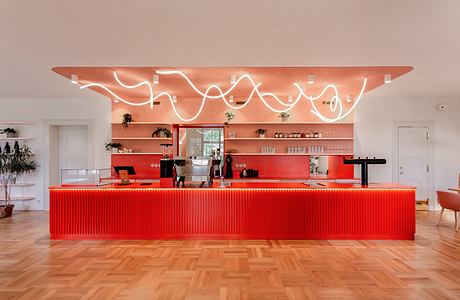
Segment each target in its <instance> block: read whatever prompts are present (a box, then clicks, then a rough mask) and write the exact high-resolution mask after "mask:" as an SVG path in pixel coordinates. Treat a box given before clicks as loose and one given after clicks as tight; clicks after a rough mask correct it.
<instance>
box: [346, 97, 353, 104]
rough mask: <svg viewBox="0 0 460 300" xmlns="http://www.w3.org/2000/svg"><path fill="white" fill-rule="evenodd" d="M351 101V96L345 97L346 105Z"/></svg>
mask: <svg viewBox="0 0 460 300" xmlns="http://www.w3.org/2000/svg"><path fill="white" fill-rule="evenodd" d="M351 101H352V100H351V96H350V95H348V96H347V103H350V102H351Z"/></svg>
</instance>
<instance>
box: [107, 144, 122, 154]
mask: <svg viewBox="0 0 460 300" xmlns="http://www.w3.org/2000/svg"><path fill="white" fill-rule="evenodd" d="M120 148H121V144H120V143H107V144H105V150H107V151H112V153H118V149H120Z"/></svg>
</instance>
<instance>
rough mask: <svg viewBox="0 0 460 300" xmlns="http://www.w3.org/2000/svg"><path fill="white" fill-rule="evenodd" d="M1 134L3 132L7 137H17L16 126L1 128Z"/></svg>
mask: <svg viewBox="0 0 460 300" xmlns="http://www.w3.org/2000/svg"><path fill="white" fill-rule="evenodd" d="M0 134H3V135H5V134H6V137H7V138H15V137H17V133H16V130H14V128H9V127H8V128H5V129H2V130H0Z"/></svg>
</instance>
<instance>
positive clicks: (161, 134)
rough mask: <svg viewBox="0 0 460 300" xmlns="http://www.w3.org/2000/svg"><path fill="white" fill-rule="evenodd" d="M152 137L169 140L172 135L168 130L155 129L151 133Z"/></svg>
mask: <svg viewBox="0 0 460 300" xmlns="http://www.w3.org/2000/svg"><path fill="white" fill-rule="evenodd" d="M152 137H161V138H163V137H164V138H171V137H172V133H171V131H170V130H169V129H168V128H163V127H157V129H155V131H154V132H153V133H152Z"/></svg>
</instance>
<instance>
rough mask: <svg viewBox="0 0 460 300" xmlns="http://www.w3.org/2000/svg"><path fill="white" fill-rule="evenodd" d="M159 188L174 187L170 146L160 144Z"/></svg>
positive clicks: (171, 148)
mask: <svg viewBox="0 0 460 300" xmlns="http://www.w3.org/2000/svg"><path fill="white" fill-rule="evenodd" d="M160 146H161V156H162V157H161V160H160V187H164V188H172V187H174V160H173V158H172V151H173V147H172V144H160Z"/></svg>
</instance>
